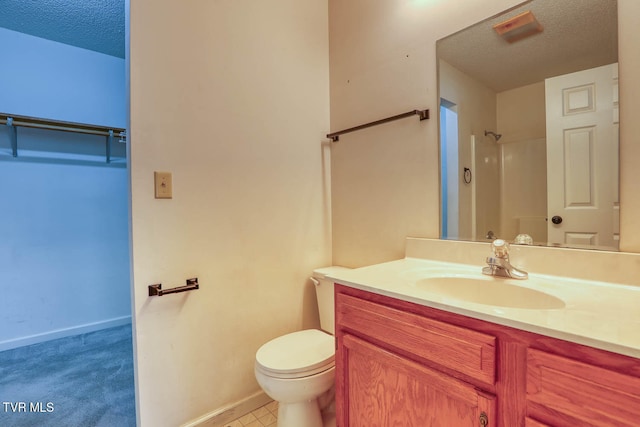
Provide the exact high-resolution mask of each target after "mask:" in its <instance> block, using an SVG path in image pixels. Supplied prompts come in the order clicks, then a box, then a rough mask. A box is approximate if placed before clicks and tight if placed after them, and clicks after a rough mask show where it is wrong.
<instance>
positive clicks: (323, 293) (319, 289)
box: [311, 266, 350, 335]
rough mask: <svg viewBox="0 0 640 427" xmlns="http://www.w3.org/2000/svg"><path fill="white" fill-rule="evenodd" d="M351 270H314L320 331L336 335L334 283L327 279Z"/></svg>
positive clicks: (327, 268) (339, 268) (334, 268)
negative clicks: (340, 272)
mask: <svg viewBox="0 0 640 427" xmlns="http://www.w3.org/2000/svg"><path fill="white" fill-rule="evenodd" d="M345 270H350V269H349V268H347V267H337V266H334V267H325V268H318V269H316V270H313V277H312V278H311V280H312V281H313V284H314V285H315V288H316V297H317V300H318V313H319V314H320V329H322V330H323V331H325V332H328V333H330V334H331V335H335V307H334V296H333V281H331V280H330V279H327V277H326V276H330V275H332V274H335V273H337V272H339V271H345Z"/></svg>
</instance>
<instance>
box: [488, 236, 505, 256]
mask: <svg viewBox="0 0 640 427" xmlns="http://www.w3.org/2000/svg"><path fill="white" fill-rule="evenodd" d="M491 250H492V251H493V253H494V254H495V256H496V257H498V258H508V257H509V244H508V243H507V242H505V241H504V240H502V239H495V240H494V241H493V242H491Z"/></svg>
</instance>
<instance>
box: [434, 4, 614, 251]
mask: <svg viewBox="0 0 640 427" xmlns="http://www.w3.org/2000/svg"><path fill="white" fill-rule="evenodd" d="M524 11H531V13H532V14H533V15H535V17H536V19H537V21H538V22H539V23H540V24H541V26H542V32H541V33H535V34H534V35H532V36H530V37H527V38H524V39H520V40H518V41H515V42H509V41H507V40H504V39H503V38H501V37H500V35H499V34H497V33H496V32H495V31H494V29H493V28H492V27H494V26H495V25H497V24H499V23H500V22H503V21H505V20H507V19H509V18H512V17H513V16H516V15H518V14H520V13H522V12H524ZM437 56H438V78H439V91H440V100H441V108H440V128H441V134H440V138H441V141H440V147H441V163H440V164H441V183H442V188H441V194H442V205H441V206H442V215H441V218H442V227H441V236H442V238H446V239H460V240H481V241H486V240H487V239H488V238H487V236H488V235H489V231H492V232H493V233H495V236H497V237H501V238H504V239H506V240H508V241H513V240H514V238H515V237H516V236H517V235H519V234H528V235H531V236H532V237H533V240H534V244H539V245H540V244H541V245H547V244H549V245H554V246H556V245H560V246H572V247H587V248H597V249H616V250H617V246H618V238H619V231H618V217H619V204H618V200H617V194H618V191H617V188H618V177H617V173H618V155H617V154H618V134H617V129H618V120H617V117H618V105H617V96H616V95H617V89H618V88H617V60H618V58H617V2H616V1H615V0H566V1H563V2H556V1H554V0H531V1H528V2H526V3H523V4H521V5H520V6H517V7H515V8H513V9H511V10H508V11H505V12H504V13H502V14H501V15H498V16H495V17H493V18H490V19H487V20H486V21H483V22H480V23H478V24H476V25H474V26H472V27H469V28H467V29H465V30H462V31H460V32H458V33H456V34H453V35H451V36H449V37H447V38H445V39H442V40H439V41H438V43H437ZM585 70H592V71H585ZM595 70H599V71H600V73H601V75H600V77H594V76H592V74H593V73H595V72H596V71H595ZM578 72H582V73H586V75H587V77H584V75H582V74H579V73H578ZM560 76H565V77H560ZM554 82H560V83H554ZM563 117H564V118H565V120H564V121H562V119H561V118H563ZM559 120H560V122H559ZM558 123H561V124H558ZM552 217H554V218H556V219H558V218H562V219H561V220H560V221H559V222H556V221H551V218H552ZM547 218H548V219H549V221H547Z"/></svg>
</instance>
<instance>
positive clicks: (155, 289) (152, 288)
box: [149, 277, 200, 297]
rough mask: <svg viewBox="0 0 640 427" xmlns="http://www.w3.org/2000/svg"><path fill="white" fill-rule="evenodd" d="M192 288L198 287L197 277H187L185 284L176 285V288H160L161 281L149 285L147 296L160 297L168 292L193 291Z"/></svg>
mask: <svg viewBox="0 0 640 427" xmlns="http://www.w3.org/2000/svg"><path fill="white" fill-rule="evenodd" d="M194 289H200V285H199V284H198V278H197V277H194V278H193V279H187V284H186V285H184V286H178V287H176V288H171V289H162V283H157V284H155V285H149V296H150V297H152V296H158V297H161V296H163V295H168V294H177V293H179V292H186V291H193V290H194Z"/></svg>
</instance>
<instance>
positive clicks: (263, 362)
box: [255, 267, 347, 427]
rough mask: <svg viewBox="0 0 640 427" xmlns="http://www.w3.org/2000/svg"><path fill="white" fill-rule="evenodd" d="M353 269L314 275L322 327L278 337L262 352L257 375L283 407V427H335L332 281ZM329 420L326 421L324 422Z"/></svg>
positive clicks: (324, 270)
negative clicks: (342, 272)
mask: <svg viewBox="0 0 640 427" xmlns="http://www.w3.org/2000/svg"><path fill="white" fill-rule="evenodd" d="M343 270H347V268H344V267H326V268H320V269H317V270H314V271H313V277H312V278H311V280H312V281H313V283H314V284H315V289H316V296H317V300H318V312H319V314H320V328H321V329H322V330H318V329H307V330H303V331H297V332H292V333H290V334H286V335H283V336H280V337H278V338H274V339H273V340H271V341H269V342H267V343H266V344H264V345H262V347H260V348H259V349H258V351H257V352H256V363H255V374H256V379H257V381H258V384H260V387H262V390H264V392H265V393H266V394H267V395H268V396H269V397H271V398H272V399H273V400H275V401H277V402H278V427H330V426H335V413H332V412H331V409H332V407H333V399H332V393H333V384H334V379H335V340H334V337H333V335H334V333H335V323H334V305H333V304H334V296H333V282H332V281H331V280H328V279H327V278H326V276H328V275H331V274H333V273H336V272H339V271H343ZM323 415H324V420H323Z"/></svg>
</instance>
